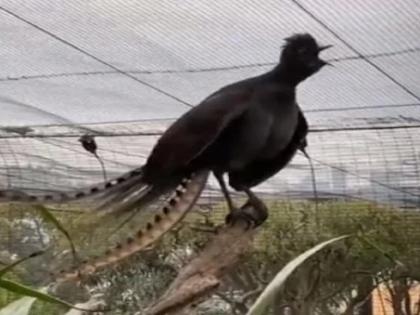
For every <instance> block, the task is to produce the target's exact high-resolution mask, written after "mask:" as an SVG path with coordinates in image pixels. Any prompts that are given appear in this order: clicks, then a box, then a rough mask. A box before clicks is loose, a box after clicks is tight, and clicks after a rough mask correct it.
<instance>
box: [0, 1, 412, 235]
mask: <svg viewBox="0 0 420 315" xmlns="http://www.w3.org/2000/svg"><path fill="white" fill-rule="evenodd" d="M419 15H420V6H419V5H418V3H417V2H416V1H415V0H399V1H391V0H387V1H383V0H371V1H364V0H352V1H340V0H332V1H322V0H285V1H278V0H269V1H246V0H235V1H229V2H227V1H223V0H212V1H193V0H191V1H190V0H188V1H182V3H180V2H176V1H164V2H159V4H157V3H156V1H153V0H147V1H141V2H138V1H132V0H124V1H123V0H112V1H84V0H83V1H82V0H71V1H70V0H69V1H64V2H60V3H58V2H55V1H41V2H40V1H24V2H22V1H12V0H3V1H1V3H0V20H1V21H2V22H1V32H0V42H1V46H0V64H1V65H2V66H1V67H0V68H1V69H0V108H1V117H0V171H1V173H0V188H1V189H6V188H7V189H10V188H13V189H23V190H25V191H28V192H29V191H30V192H32V193H43V192H46V191H57V190H63V191H65V190H69V189H74V188H76V187H83V186H86V185H89V184H93V183H97V182H101V181H102V180H103V179H104V172H103V168H104V169H105V172H106V176H107V177H108V178H110V177H113V176H117V175H119V174H121V173H123V172H125V171H127V170H129V169H132V168H134V167H138V166H139V165H141V164H142V163H144V161H145V159H146V158H147V155H148V153H149V152H150V150H151V148H152V146H153V145H154V143H155V142H156V140H157V139H158V137H159V135H160V134H161V133H162V132H163V131H164V130H165V129H166V128H167V126H169V125H170V124H171V123H172V122H173V121H174V119H176V118H177V117H179V115H181V114H182V113H183V112H185V111H186V110H188V109H189V108H190V107H193V106H195V105H196V104H198V103H199V102H200V101H201V100H202V99H204V98H205V97H206V96H207V95H209V94H210V93H212V92H213V91H214V90H216V89H218V88H219V87H221V86H223V85H226V84H228V83H231V82H234V81H237V80H240V79H244V78H247V77H250V76H254V75H258V74H260V73H263V72H264V71H267V70H269V69H271V68H272V67H273V66H274V65H275V64H276V62H277V60H278V58H279V52H280V49H281V46H282V45H283V39H284V38H285V37H288V36H290V35H292V34H294V33H297V32H309V33H311V34H312V35H313V36H314V37H315V38H316V39H317V40H318V41H319V42H320V43H321V44H332V45H333V48H331V49H329V50H327V51H325V53H323V57H324V58H325V59H326V60H328V61H330V62H331V63H332V64H333V65H334V67H328V68H327V67H326V68H325V69H323V70H322V71H321V72H319V73H318V74H316V75H314V76H313V77H311V78H310V79H308V80H307V81H305V82H304V83H302V84H301V86H299V89H298V102H299V104H300V106H301V108H302V110H303V112H304V113H305V115H306V117H307V120H308V122H309V125H310V133H309V138H308V153H309V154H310V156H311V157H312V159H313V163H314V166H315V178H316V186H317V190H318V198H319V199H320V200H343V201H363V202H365V201H367V202H373V203H378V204H384V205H389V206H393V207H396V208H398V209H402V208H419V206H420V166H419V165H420V137H419V135H420V110H419V109H420V37H419V31H420V20H419V18H418V17H419ZM85 134H90V135H93V136H95V139H96V141H97V144H98V156H99V158H100V160H101V161H102V162H103V164H102V162H101V161H99V160H98V159H97V157H95V156H94V155H92V154H91V153H89V152H87V151H86V150H85V149H84V148H83V147H82V146H81V145H80V142H79V141H78V139H79V138H80V137H81V136H82V135H85ZM256 191H257V192H259V194H261V196H264V198H269V199H270V198H271V199H280V200H312V198H314V191H313V183H312V175H311V170H310V167H309V164H308V161H307V159H306V158H305V157H304V156H302V155H299V154H298V155H297V156H296V157H295V158H294V159H293V160H292V162H291V163H290V165H289V166H288V167H287V168H286V169H284V170H283V171H281V172H280V173H279V174H278V175H276V176H275V177H273V178H271V179H270V180H268V181H267V182H266V183H264V184H262V185H260V186H258V187H257V188H256ZM205 195H206V196H207V197H209V198H210V197H211V196H215V195H216V196H219V195H220V194H219V190H218V186H217V185H216V183H215V181H214V180H213V179H211V180H210V182H209V184H208V186H207V189H206V192H205ZM204 200H208V199H204ZM3 237H4V238H7V236H6V235H4V236H3V235H2V238H3Z"/></svg>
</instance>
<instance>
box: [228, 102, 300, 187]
mask: <svg viewBox="0 0 420 315" xmlns="http://www.w3.org/2000/svg"><path fill="white" fill-rule="evenodd" d="M307 133H308V123H307V122H306V119H305V117H304V115H303V113H302V111H300V110H299V115H298V124H297V126H296V130H295V132H294V134H293V137H292V140H291V141H290V143H289V144H288V145H287V146H286V147H285V148H284V149H283V150H281V151H280V152H279V154H277V155H276V156H275V157H273V158H271V159H258V160H255V161H254V162H253V163H251V164H250V165H248V166H247V167H246V168H245V169H244V170H241V171H239V172H230V173H229V184H230V185H231V186H232V187H234V188H235V187H241V186H245V187H253V186H256V185H258V184H260V183H262V182H263V181H265V180H267V179H268V178H270V177H271V176H273V175H275V174H276V173H277V172H279V171H280V170H281V169H283V168H284V167H285V166H286V165H287V164H288V163H289V162H290V160H291V159H292V158H293V156H294V155H295V153H296V151H297V150H298V149H303V148H304V147H305V146H306V135H307Z"/></svg>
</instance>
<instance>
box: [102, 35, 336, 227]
mask: <svg viewBox="0 0 420 315" xmlns="http://www.w3.org/2000/svg"><path fill="white" fill-rule="evenodd" d="M328 47H330V46H319V45H318V44H317V42H316V40H315V39H314V38H313V37H312V36H311V35H309V34H297V35H294V36H291V37H289V38H287V39H286V44H285V46H284V49H283V51H282V53H281V58H280V62H279V64H278V65H277V66H276V67H274V69H272V70H271V71H269V72H267V73H265V74H262V75H259V76H257V77H253V78H249V79H246V80H243V81H240V82H237V83H233V84H230V85H228V86H225V87H223V88H221V89H220V90H218V91H217V92H215V93H213V94H212V95H210V96H209V97H207V98H206V99H205V100H204V101H202V102H201V103H200V104H199V105H198V106H196V107H194V108H192V109H191V110H189V111H188V112H186V113H185V114H184V115H183V116H181V117H180V118H179V119H178V120H177V121H176V122H175V123H173V124H172V125H171V126H170V127H169V128H168V129H167V130H166V132H165V133H164V134H163V135H162V136H161V138H160V139H159V141H158V142H157V144H156V146H155V147H154V148H153V150H152V152H151V154H150V156H149V158H148V160H147V162H146V164H145V165H144V166H143V168H142V170H141V176H139V178H138V179H136V181H135V183H131V186H130V187H129V188H128V189H127V186H122V187H121V189H115V188H114V191H113V193H112V194H111V195H110V196H108V197H107V201H106V202H105V207H109V206H111V207H112V206H113V205H114V207H115V210H117V211H127V210H130V209H133V208H135V207H139V206H142V205H143V204H144V203H147V202H150V201H152V200H154V199H155V198H157V197H159V196H161V195H162V194H163V193H165V192H167V191H170V190H172V189H174V188H175V187H176V186H177V185H178V184H179V183H180V181H181V180H182V179H183V178H185V177H187V176H188V175H189V174H191V173H193V172H196V171H198V170H203V169H208V170H211V171H212V172H213V174H214V175H215V177H216V178H217V180H218V182H219V184H220V186H221V189H222V191H223V194H224V196H225V198H226V200H227V203H228V206H229V209H230V215H229V216H228V218H229V219H231V220H234V219H235V217H236V216H255V215H252V214H248V213H243V211H242V213H241V211H238V210H236V208H235V207H234V205H233V202H232V200H231V198H230V196H229V193H228V191H227V187H226V184H225V181H224V179H223V175H224V174H225V173H227V174H228V176H229V184H230V186H231V187H233V188H234V189H235V190H237V191H243V192H245V193H246V194H247V195H248V197H249V202H250V203H252V204H253V205H254V206H255V208H257V210H259V213H258V215H257V218H255V217H252V218H248V219H249V220H253V221H257V222H255V223H260V222H261V221H263V220H264V219H265V218H266V216H267V214H266V213H265V211H266V210H265V207H264V206H263V204H262V202H260V201H259V200H258V198H257V197H256V196H255V195H254V194H253V193H252V191H251V190H250V188H251V187H253V186H256V185H258V184H260V183H261V182H263V181H265V180H266V179H268V178H269V177H271V176H273V175H275V174H276V173H277V172H278V171H280V170H281V169H282V168H283V167H284V166H286V165H287V163H288V162H289V161H290V160H291V159H292V157H293V156H294V154H295V153H296V151H297V150H298V149H302V150H303V149H304V147H305V146H306V134H307V131H308V125H307V122H306V120H305V118H304V116H303V113H302V112H301V110H300V108H299V106H298V104H297V103H296V86H297V85H298V84H299V83H300V82H302V81H303V80H305V79H306V78H308V77H309V76H311V75H313V74H314V73H316V72H317V71H319V70H320V69H321V68H322V67H323V66H324V65H326V64H327V62H325V61H323V60H321V59H320V58H319V53H320V52H321V51H322V50H324V49H326V48H328Z"/></svg>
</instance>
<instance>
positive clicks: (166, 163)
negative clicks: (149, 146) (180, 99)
mask: <svg viewBox="0 0 420 315" xmlns="http://www.w3.org/2000/svg"><path fill="white" fill-rule="evenodd" d="M251 97H252V90H251V89H248V88H236V89H235V88H231V89H227V90H221V91H220V92H219V93H215V94H213V95H211V96H210V97H208V98H207V99H205V100H204V101H203V102H202V103H200V104H199V105H198V106H196V107H194V108H193V109H191V110H190V111H188V112H187V113H185V114H184V115H183V116H181V117H180V118H179V119H178V120H177V121H176V122H175V123H174V124H173V125H171V126H170V127H169V128H168V129H167V130H166V132H165V133H164V134H163V135H162V136H161V138H160V139H159V141H158V142H157V144H156V146H155V147H154V149H153V150H152V153H151V154H150V156H149V159H148V161H147V164H146V169H147V172H148V173H149V175H151V176H158V175H157V174H170V173H172V172H176V171H177V170H181V169H183V168H184V167H185V166H186V165H188V163H189V162H190V161H191V160H193V159H194V158H195V157H196V156H198V155H199V154H200V153H201V152H202V151H203V150H204V149H206V148H207V147H208V146H209V145H210V144H211V143H213V142H214V141H215V140H216V139H217V137H218V136H219V135H220V133H221V132H222V131H223V130H224V129H225V128H226V127H227V126H228V125H229V124H230V123H231V122H232V121H233V120H234V119H235V118H238V117H239V116H240V115H241V114H242V113H244V111H245V110H246V109H247V108H248V107H249V106H250V103H251V102H250V99H251ZM152 174H153V175H152Z"/></svg>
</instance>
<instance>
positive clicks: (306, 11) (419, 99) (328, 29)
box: [292, 0, 420, 102]
mask: <svg viewBox="0 0 420 315" xmlns="http://www.w3.org/2000/svg"><path fill="white" fill-rule="evenodd" d="M292 2H293V3H294V4H295V5H296V6H298V7H299V8H300V9H301V10H302V11H303V12H305V13H306V14H307V15H308V16H310V17H311V18H312V19H313V20H314V21H316V22H317V23H318V24H319V25H321V26H322V27H323V28H324V29H326V30H327V31H328V32H329V33H330V34H331V35H333V36H334V37H335V38H337V39H338V40H339V41H340V42H342V43H343V44H344V45H345V46H346V47H347V48H349V49H350V50H351V51H353V52H354V53H355V54H356V55H357V56H359V57H360V59H362V60H364V61H365V62H366V63H368V64H369V65H370V66H372V67H373V68H375V69H376V70H377V71H379V72H380V73H381V74H382V75H384V76H385V77H387V78H388V79H389V80H390V81H392V82H393V83H394V84H395V85H397V86H399V87H400V88H401V89H402V90H404V91H405V92H406V93H407V94H409V95H411V96H412V97H414V98H415V99H416V100H417V101H419V102H420V96H418V95H417V94H416V93H414V92H413V91H411V90H410V89H409V88H407V87H406V86H405V85H403V84H402V83H401V82H399V81H397V80H396V79H395V78H394V77H393V76H391V75H390V74H389V73H387V72H386V71H385V70H383V69H382V68H381V67H379V66H378V65H377V64H376V63H374V62H372V61H371V60H370V59H368V58H366V57H365V56H364V55H363V54H362V53H360V52H359V51H358V50H357V49H356V48H354V47H353V46H352V45H351V44H350V43H349V42H348V41H346V40H345V39H344V38H342V37H341V36H340V35H339V34H338V33H337V32H336V31H334V30H333V29H332V28H331V27H329V26H328V25H327V24H326V23H325V22H324V21H322V20H321V19H320V18H318V17H317V16H316V15H315V14H314V13H313V12H312V11H311V10H309V9H308V8H307V7H306V6H304V5H303V4H302V3H301V2H300V1H299V0H292Z"/></svg>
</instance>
